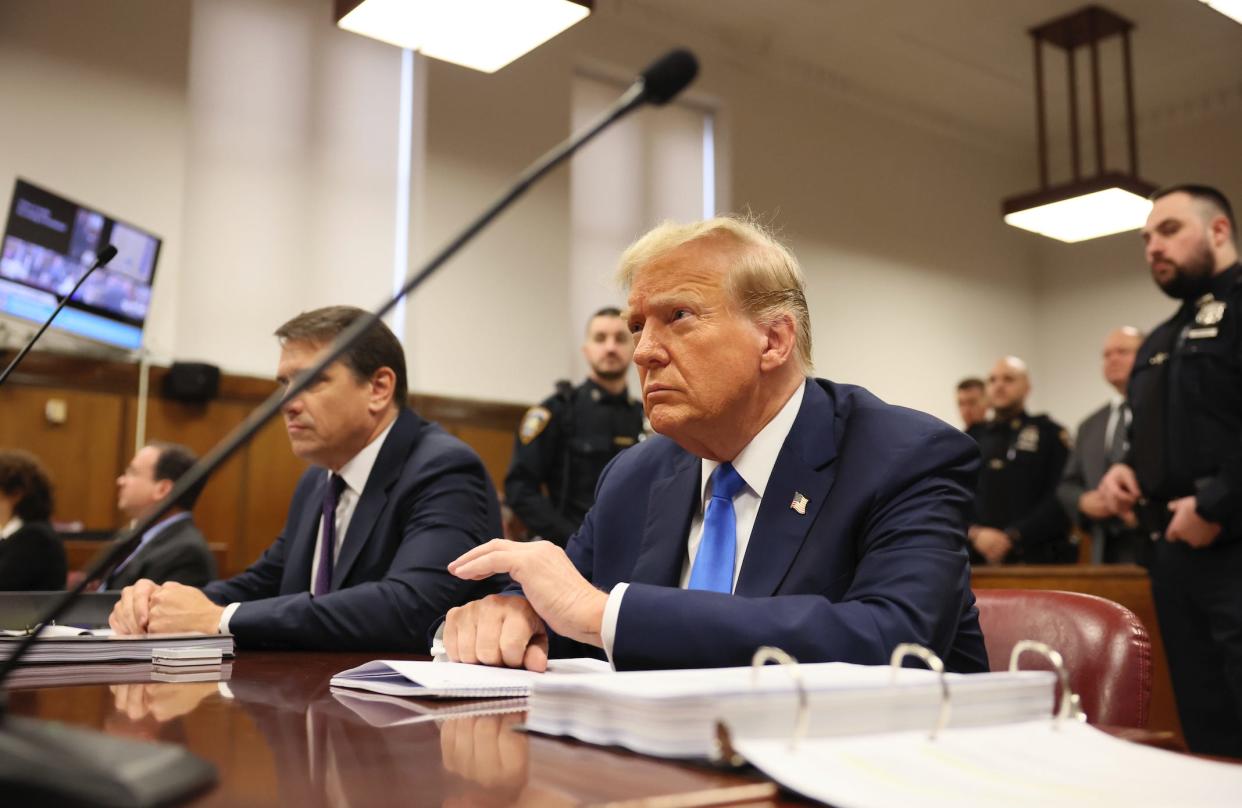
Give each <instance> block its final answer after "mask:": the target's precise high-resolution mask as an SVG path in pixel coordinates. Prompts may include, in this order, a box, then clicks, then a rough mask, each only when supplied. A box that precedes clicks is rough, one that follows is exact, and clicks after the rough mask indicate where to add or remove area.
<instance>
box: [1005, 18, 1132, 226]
mask: <svg viewBox="0 0 1242 808" xmlns="http://www.w3.org/2000/svg"><path fill="white" fill-rule="evenodd" d="M1133 29H1134V25H1133V23H1131V22H1130V21H1129V20H1127V19H1125V18H1124V17H1120V16H1118V15H1117V14H1114V13H1113V12H1111V11H1109V10H1107V9H1105V8H1101V7H1100V6H1087V7H1086V8H1083V9H1081V10H1079V11H1076V12H1074V13H1072V14H1068V15H1066V16H1064V17H1058V18H1057V19H1055V20H1052V21H1051V22H1047V23H1044V24H1043V25H1039V26H1036V27H1035V28H1032V29H1031V30H1030V34H1031V38H1032V40H1033V41H1034V45H1035V126H1036V133H1037V135H1038V146H1037V147H1038V149H1039V190H1037V191H1032V192H1030V193H1025V194H1020V195H1018V196H1012V197H1009V198H1008V199H1005V200H1004V201H1003V202H1002V203H1001V211H1002V214H1003V215H1004V218H1005V222H1006V223H1007V224H1011V225H1013V226H1014V227H1020V228H1022V229H1023V230H1030V231H1031V232H1033V233H1039V234H1041V235H1045V236H1049V237H1051V238H1055V239H1059V240H1061V241H1066V242H1076V241H1085V240H1087V239H1091V238H1097V237H1099V236H1107V235H1110V234H1113V233H1121V232H1123V231H1126V230H1134V229H1136V228H1139V227H1142V226H1143V223H1144V221H1145V220H1146V218H1147V214H1148V212H1149V211H1150V210H1151V203H1150V202H1149V201H1148V200H1147V197H1148V196H1149V195H1150V194H1151V193H1152V192H1153V191H1154V190H1155V189H1156V186H1155V185H1153V184H1152V183H1149V182H1146V181H1144V180H1142V179H1140V178H1139V176H1138V143H1137V139H1136V136H1135V131H1134V81H1133V69H1132V65H1131V60H1130V31H1132V30H1133ZM1112 36H1120V37H1121V59H1122V76H1123V78H1124V81H1125V88H1124V95H1125V121H1126V144H1127V147H1128V152H1129V172H1128V173H1126V172H1121V171H1110V170H1109V169H1108V168H1107V164H1106V163H1105V159H1104V122H1103V104H1102V101H1101V98H1100V55H1099V43H1100V42H1101V40H1104V39H1107V38H1109V37H1112ZM1045 44H1047V45H1051V46H1052V47H1054V48H1060V49H1061V50H1063V51H1064V52H1065V56H1066V62H1065V64H1066V73H1067V78H1068V90H1069V155H1070V167H1071V171H1072V175H1073V179H1071V180H1070V181H1069V182H1066V183H1063V184H1060V185H1050V184H1049V180H1048V136H1047V127H1046V125H1045V104H1044V69H1043V52H1044V45H1045ZM1079 48H1088V49H1089V51H1090V62H1091V75H1090V80H1091V85H1090V86H1091V111H1092V122H1093V128H1094V132H1095V138H1094V146H1095V174H1094V175H1091V176H1086V177H1084V176H1083V172H1082V155H1081V153H1080V152H1081V150H1080V148H1079V137H1078V136H1079V125H1078V76H1077V71H1076V62H1075V52H1076V51H1077V50H1078V49H1079Z"/></svg>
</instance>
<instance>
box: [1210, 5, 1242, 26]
mask: <svg viewBox="0 0 1242 808" xmlns="http://www.w3.org/2000/svg"><path fill="white" fill-rule="evenodd" d="M1201 1H1202V2H1203V3H1204V4H1205V5H1209V6H1211V7H1212V8H1214V9H1216V10H1217V11H1219V12H1220V13H1221V14H1224V15H1225V16H1226V17H1230V18H1232V19H1233V20H1235V21H1237V22H1242V0H1201Z"/></svg>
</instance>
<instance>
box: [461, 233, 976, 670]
mask: <svg viewBox="0 0 1242 808" xmlns="http://www.w3.org/2000/svg"><path fill="white" fill-rule="evenodd" d="M620 277H621V281H622V283H623V285H625V286H626V287H628V290H629V310H628V312H627V313H626V317H627V320H628V322H629V326H630V330H631V332H632V333H633V334H634V338H635V353H634V361H635V363H636V364H637V365H638V366H639V376H640V378H641V381H642V391H643V404H644V406H645V408H646V411H647V416H648V418H649V420H650V422H651V425H652V427H653V428H654V430H655V431H656V432H657V433H659V435H660V437H656V438H654V439H651V440H647V441H645V442H644V443H642V444H639V445H638V446H635V447H633V448H630V449H627V450H625V451H624V452H622V453H621V454H619V455H618V456H617V457H616V459H615V460H613V462H612V463H611V464H610V465H609V467H608V468H607V469H606V470H605V471H604V474H603V476H602V477H601V478H600V482H599V487H598V490H597V496H596V501H595V506H594V507H593V508H592V509H591V511H590V512H589V513H588V514H587V517H586V521H585V522H584V523H583V525H582V528H581V529H580V530H579V531H578V533H577V534H575V536H574V537H573V538H572V539H571V540H570V542H569V545H568V547H567V549H566V550H561V549H559V548H558V547H556V546H555V545H552V544H549V543H547V542H534V543H528V544H518V543H514V542H507V541H502V540H495V541H492V542H489V543H487V544H485V545H483V546H481V547H478V548H475V549H473V550H471V551H470V552H467V553H466V554H464V555H463V556H462V557H461V558H458V559H457V560H455V561H454V562H453V563H452V564H451V565H450V566H449V569H450V570H451V571H452V572H453V573H454V574H455V575H457V576H459V577H462V578H466V579H471V580H478V579H484V578H487V577H488V576H491V575H497V574H501V573H508V574H509V575H511V576H512V578H513V580H514V581H515V582H516V583H517V584H518V585H520V587H521V591H520V592H519V593H515V594H507V595H495V596H490V597H487V598H483V599H481V600H478V601H475V602H473V603H470V604H467V605H466V606H462V607H459V608H456V609H453V610H452V611H450V612H449V613H448V616H447V619H446V621H445V625H444V632H443V641H444V644H445V649H446V651H447V653H448V655H449V657H450V658H451V659H455V660H460V661H464V662H482V663H485V664H489V665H507V666H510V667H519V666H524V667H527V668H530V669H533V670H541V669H543V668H544V667H545V666H546V662H547V658H548V656H549V654H551V655H553V656H563V655H577V654H581V653H583V651H584V648H583V646H587V648H586V649H585V650H586V651H587V652H594V653H596V654H598V653H599V650H600V649H602V650H603V652H604V653H605V654H606V655H607V657H608V658H609V659H610V660H611V661H612V662H613V664H614V665H615V666H616V667H617V668H618V669H643V668H675V667H695V666H725V665H745V664H749V662H750V659H751V656H752V654H753V653H754V651H755V650H756V648H758V647H759V646H761V645H776V646H780V647H782V648H783V649H784V650H786V651H788V652H789V653H791V654H793V655H794V656H795V657H796V658H798V659H799V660H802V661H806V662H818V661H829V660H839V661H845V662H858V663H870V664H882V663H886V662H887V661H888V657H889V654H890V653H891V652H892V650H893V648H894V647H895V646H896V645H898V644H899V643H903V642H917V643H921V644H923V645H925V646H927V647H928V648H930V649H931V650H933V651H934V652H936V653H937V654H939V655H940V656H941V658H942V659H943V660H944V662H945V664H946V667H948V668H949V669H951V670H957V671H981V670H986V669H987V655H986V652H985V650H984V647H983V636H982V634H981V632H980V629H979V621H978V611H977V609H976V608H975V605H974V596H973V594H972V593H971V591H970V570H969V564H968V560H967V554H966V536H965V522H966V515H967V513H968V512H969V510H970V507H971V501H972V498H973V492H974V487H975V478H976V474H977V471H978V466H979V451H978V448H977V447H976V445H975V442H974V441H973V440H971V439H970V438H969V437H967V436H965V435H963V434H962V433H961V432H959V431H958V430H956V429H953V428H951V427H949V426H948V425H947V424H944V423H941V422H940V421H937V420H936V419H934V418H932V417H930V416H927V415H924V414H922V413H918V412H914V411H912V410H907V409H903V408H900V407H894V406H890V405H888V404H885V403H884V402H882V401H880V400H879V399H878V398H876V397H875V396H873V395H871V394H870V393H868V392H867V391H865V390H863V389H862V388H859V387H854V386H851V385H843V384H836V383H833V382H828V381H823V380H819V379H814V378H810V377H809V373H810V371H811V337H810V317H809V313H808V311H807V306H806V298H805V296H804V293H803V281H802V274H801V270H800V269H799V268H798V264H797V261H796V259H794V257H793V256H792V255H791V254H790V253H789V252H788V251H787V250H786V249H785V248H784V247H782V246H781V245H780V244H779V243H777V242H776V241H775V240H774V239H773V238H771V237H770V236H769V235H768V234H766V233H765V232H763V231H762V230H761V229H759V228H757V227H755V226H753V225H751V224H748V223H745V222H741V221H738V220H736V219H731V218H720V219H713V220H710V221H706V222H699V223H696V224H691V225H675V224H666V225H662V226H660V227H658V228H656V229H655V230H654V231H652V232H651V233H648V234H647V235H646V236H644V237H643V238H642V239H640V240H639V241H638V242H637V243H635V244H634V245H633V246H631V247H630V248H629V250H627V251H626V253H625V255H624V256H623V257H622V259H621V271H620Z"/></svg>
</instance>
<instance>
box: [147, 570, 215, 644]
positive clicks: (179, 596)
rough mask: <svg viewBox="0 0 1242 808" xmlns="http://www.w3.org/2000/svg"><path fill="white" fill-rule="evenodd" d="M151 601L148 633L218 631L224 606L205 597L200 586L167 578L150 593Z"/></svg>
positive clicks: (210, 632) (206, 632)
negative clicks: (196, 586) (167, 579)
mask: <svg viewBox="0 0 1242 808" xmlns="http://www.w3.org/2000/svg"><path fill="white" fill-rule="evenodd" d="M150 603H151V606H150V615H149V616H148V618H147V631H148V632H149V633H151V634H170V633H176V632H182V631H201V632H203V633H204V634H216V633H218V632H219V631H220V615H222V614H224V607H223V606H217V605H216V604H214V603H212V602H211V601H210V600H208V599H207V596H206V595H204V594H203V592H202V590H201V589H195V588H194V587H192V586H186V585H185V584H179V583H176V582H175V581H169V582H168V583H166V584H164V585H163V586H161V587H159V588H158V589H156V590H155V591H154V592H153V593H151V598H150Z"/></svg>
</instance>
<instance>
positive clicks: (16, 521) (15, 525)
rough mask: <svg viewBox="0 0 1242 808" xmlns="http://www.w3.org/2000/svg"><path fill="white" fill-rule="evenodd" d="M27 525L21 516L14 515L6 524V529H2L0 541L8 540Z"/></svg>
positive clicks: (0, 530)
mask: <svg viewBox="0 0 1242 808" xmlns="http://www.w3.org/2000/svg"><path fill="white" fill-rule="evenodd" d="M25 524H26V523H25V522H23V521H22V518H21V517H20V516H18V515H17V514H13V516H12V517H11V518H10V519H9V521H7V522H5V523H4V527H0V539H7V538H8V537H9V536H12V535H13V534H14V533H16V532H17V531H19V530H21V529H22V527H23V526H24V525H25Z"/></svg>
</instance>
